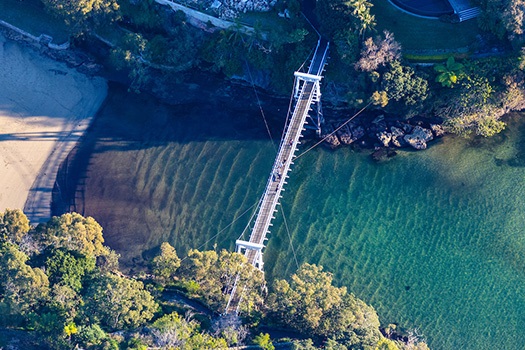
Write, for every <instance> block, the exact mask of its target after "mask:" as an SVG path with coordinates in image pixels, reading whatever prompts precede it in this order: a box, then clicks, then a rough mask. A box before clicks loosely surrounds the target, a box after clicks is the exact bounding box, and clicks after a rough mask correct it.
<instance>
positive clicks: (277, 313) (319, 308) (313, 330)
mask: <svg viewBox="0 0 525 350" xmlns="http://www.w3.org/2000/svg"><path fill="white" fill-rule="evenodd" d="M332 282H333V279H332V275H331V274H330V273H327V272H323V271H322V267H318V266H315V265H309V264H303V265H302V266H301V267H300V268H299V270H298V271H297V273H296V274H294V275H293V276H292V278H291V282H290V283H288V282H287V281H285V280H277V281H276V282H275V285H274V288H273V293H271V294H270V296H269V299H268V308H269V310H270V312H271V315H272V319H274V320H276V321H277V322H279V323H281V324H283V325H286V326H288V327H291V328H292V329H295V330H297V331H299V332H304V333H307V334H315V335H317V336H320V337H325V338H327V339H328V338H334V339H337V340H338V341H339V342H340V343H342V344H345V345H347V346H361V347H367V348H373V346H375V345H376V344H377V343H378V341H379V340H380V339H381V337H382V336H381V333H380V332H379V319H378V317H377V314H376V312H375V310H374V309H373V308H371V307H370V306H368V305H366V304H365V303H364V302H363V301H361V300H359V299H357V298H356V297H355V296H354V295H352V294H349V293H348V292H347V291H346V288H345V287H335V286H333V284H332Z"/></svg>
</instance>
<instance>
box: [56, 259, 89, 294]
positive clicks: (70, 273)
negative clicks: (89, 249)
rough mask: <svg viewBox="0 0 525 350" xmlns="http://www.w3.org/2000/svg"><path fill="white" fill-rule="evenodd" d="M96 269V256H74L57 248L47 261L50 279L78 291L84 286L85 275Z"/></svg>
mask: <svg viewBox="0 0 525 350" xmlns="http://www.w3.org/2000/svg"><path fill="white" fill-rule="evenodd" d="M94 269H95V258H94V257H83V256H74V255H73V254H71V253H70V252H67V251H63V250H61V249H58V250H55V251H54V252H53V253H52V254H51V255H50V256H49V257H48V258H47V261H46V274H47V275H48V276H49V281H50V282H51V283H54V284H55V283H60V284H62V285H65V286H68V287H70V288H71V289H73V290H74V291H76V292H79V291H80V289H81V288H82V279H83V277H84V276H85V275H86V274H87V273H90V272H92V271H93V270H94Z"/></svg>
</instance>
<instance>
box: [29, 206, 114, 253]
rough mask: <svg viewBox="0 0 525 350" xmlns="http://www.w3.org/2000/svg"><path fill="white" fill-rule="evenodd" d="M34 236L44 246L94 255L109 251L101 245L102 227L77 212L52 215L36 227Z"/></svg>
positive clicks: (102, 240)
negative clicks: (47, 220)
mask: <svg viewBox="0 0 525 350" xmlns="http://www.w3.org/2000/svg"><path fill="white" fill-rule="evenodd" d="M36 236H39V237H38V239H40V241H41V243H42V245H43V246H44V247H47V246H53V247H54V248H64V249H67V250H71V251H77V252H79V253H81V254H84V255H88V256H95V257H96V256H100V255H107V254H108V252H109V251H108V248H107V247H105V246H104V245H103V243H104V238H103V236H102V227H101V226H100V225H99V224H98V223H97V222H96V221H95V219H93V218H92V217H87V218H85V217H83V216H82V215H80V214H77V213H67V214H64V215H61V216H54V217H53V218H51V220H49V222H48V223H46V224H45V225H41V226H39V227H38V229H37V235H36Z"/></svg>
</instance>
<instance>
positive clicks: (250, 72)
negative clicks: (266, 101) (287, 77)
mask: <svg viewBox="0 0 525 350" xmlns="http://www.w3.org/2000/svg"><path fill="white" fill-rule="evenodd" d="M244 62H245V64H246V68H248V74H249V75H250V82H251V83H252V88H253V92H255V97H256V98H257V104H258V106H259V110H260V111H261V115H262V117H263V120H264V125H265V126H266V131H267V132H268V136H269V137H270V141H271V142H272V145H273V149H274V150H275V152H276V153H277V147H276V146H275V142H274V141H273V138H272V133H271V132H270V127H269V126H268V122H267V121H266V116H265V115H264V111H263V108H262V104H261V100H260V99H259V94H258V93H257V89H256V88H255V83H254V82H253V77H252V70H251V69H250V65H249V64H248V62H247V61H246V60H245V61H244Z"/></svg>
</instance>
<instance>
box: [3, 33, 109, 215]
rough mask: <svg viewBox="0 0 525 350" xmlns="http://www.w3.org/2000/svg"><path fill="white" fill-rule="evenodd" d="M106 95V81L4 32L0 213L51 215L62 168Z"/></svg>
mask: <svg viewBox="0 0 525 350" xmlns="http://www.w3.org/2000/svg"><path fill="white" fill-rule="evenodd" d="M106 95H107V84H106V82H105V80H104V79H102V78H98V77H89V76H86V75H84V74H81V73H79V72H77V71H76V70H75V69H72V68H69V67H67V66H66V65H65V64H64V63H61V62H56V61H54V60H52V59H50V58H48V57H44V56H43V55H41V54H40V53H38V52H37V51H36V50H34V49H33V48H30V47H26V46H22V45H20V44H18V43H16V42H14V41H11V40H8V39H5V38H4V37H3V36H1V35H0V211H4V210H5V209H6V208H11V209H15V208H19V209H24V211H25V212H26V215H27V216H28V218H29V220H30V221H31V223H32V224H38V223H41V222H45V221H47V220H48V219H49V218H50V216H51V194H52V190H53V186H54V183H55V179H56V174H57V171H58V167H59V165H60V163H61V162H62V161H63V160H64V159H65V157H67V155H68V153H69V152H70V151H71V149H72V148H73V147H74V145H75V144H76V142H77V141H78V140H79V138H80V136H82V134H83V133H84V132H85V131H86V129H87V127H88V126H89V124H90V123H91V121H92V119H93V117H94V115H95V114H96V112H97V110H98V109H99V107H100V106H101V104H102V102H103V101H104V99H105V97H106Z"/></svg>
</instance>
